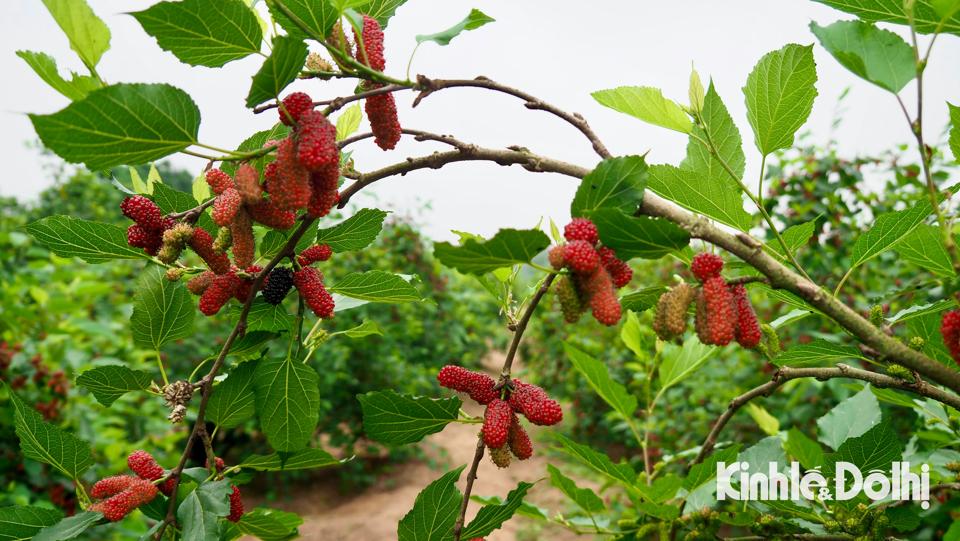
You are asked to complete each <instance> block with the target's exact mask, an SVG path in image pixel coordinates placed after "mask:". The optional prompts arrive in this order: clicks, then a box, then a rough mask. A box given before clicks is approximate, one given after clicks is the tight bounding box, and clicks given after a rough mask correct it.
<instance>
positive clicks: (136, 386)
mask: <svg viewBox="0 0 960 541" xmlns="http://www.w3.org/2000/svg"><path fill="white" fill-rule="evenodd" d="M150 381H151V377H150V373H149V372H144V371H143V370H131V369H129V368H127V367H126V366H122V365H116V364H111V365H107V366H98V367H96V368H91V369H90V370H86V371H84V372H83V373H82V374H80V376H78V377H77V385H79V386H81V387H83V388H84V389H86V390H88V391H90V393H91V394H93V396H94V397H95V398H96V399H97V402H100V403H101V404H103V405H104V406H107V407H108V408H109V407H110V406H111V405H112V404H113V403H114V402H115V401H116V400H117V399H118V398H120V397H121V396H123V395H124V394H126V393H129V392H131V391H142V390H143V389H146V388H147V387H149V386H150Z"/></svg>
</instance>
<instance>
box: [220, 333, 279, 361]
mask: <svg viewBox="0 0 960 541" xmlns="http://www.w3.org/2000/svg"><path fill="white" fill-rule="evenodd" d="M278 336H280V335H279V333H272V332H266V331H254V332H248V333H246V334H244V335H243V337H241V338H240V339H238V340H237V341H235V342H234V343H233V347H232V348H230V353H228V354H227V355H229V356H231V357H235V358H236V359H238V360H239V361H244V360H248V359H257V358H259V357H260V356H261V353H262V352H263V351H264V349H265V346H266V345H267V344H268V343H270V341H271V340H273V339H274V338H276V337H278Z"/></svg>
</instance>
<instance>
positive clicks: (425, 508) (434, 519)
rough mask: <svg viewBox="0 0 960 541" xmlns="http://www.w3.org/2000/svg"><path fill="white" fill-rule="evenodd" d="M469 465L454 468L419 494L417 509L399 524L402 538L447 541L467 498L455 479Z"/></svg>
mask: <svg viewBox="0 0 960 541" xmlns="http://www.w3.org/2000/svg"><path fill="white" fill-rule="evenodd" d="M465 467H466V466H460V467H459V468H457V469H454V470H450V471H449V472H447V473H445V474H443V475H442V476H441V477H440V478H439V479H437V480H435V481H433V482H432V483H430V484H429V485H427V487H426V488H424V489H423V490H422V491H420V494H417V499H416V501H415V502H414V503H413V509H411V510H410V511H409V512H408V513H407V514H406V515H404V517H403V518H402V519H400V523H399V524H397V540H398V541H444V540H447V539H449V538H450V537H451V536H452V532H453V523H454V522H456V520H457V513H458V511H460V502H461V501H462V499H463V494H461V493H460V490H459V489H457V487H456V485H455V484H454V483H456V482H457V480H459V479H460V474H462V473H463V469H464V468H465Z"/></svg>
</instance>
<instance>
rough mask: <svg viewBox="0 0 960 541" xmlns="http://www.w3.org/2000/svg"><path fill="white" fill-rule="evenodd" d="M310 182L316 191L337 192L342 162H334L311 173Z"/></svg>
mask: <svg viewBox="0 0 960 541" xmlns="http://www.w3.org/2000/svg"><path fill="white" fill-rule="evenodd" d="M310 184H311V185H313V191H314V193H316V192H320V193H323V192H335V191H337V188H339V187H340V164H339V163H332V164H330V165H327V166H324V167H321V168H319V169H317V170H316V171H313V172H311V173H310Z"/></svg>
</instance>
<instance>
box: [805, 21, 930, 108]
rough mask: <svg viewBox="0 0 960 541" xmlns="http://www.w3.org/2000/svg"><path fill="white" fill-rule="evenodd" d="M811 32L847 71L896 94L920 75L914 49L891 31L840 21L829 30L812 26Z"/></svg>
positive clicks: (824, 27)
mask: <svg viewBox="0 0 960 541" xmlns="http://www.w3.org/2000/svg"><path fill="white" fill-rule="evenodd" d="M810 31H811V32H813V34H814V35H815V36H817V39H818V40H820V45H822V46H823V48H824V49H826V50H827V52H829V53H830V54H831V55H833V57H834V58H836V59H837V62H840V64H841V65H842V66H843V67H845V68H847V69H848V70H850V71H852V72H853V73H854V74H856V75H858V76H859V77H860V78H862V79H865V80H867V81H869V82H871V83H873V84H875V85H877V86H879V87H880V88H883V89H885V90H889V91H890V92H893V93H894V94H896V93H898V92H900V91H901V90H902V89H903V87H905V86H906V85H907V83H909V82H910V81H912V80H913V78H914V77H916V75H917V69H916V65H915V60H914V58H913V48H912V47H910V45H907V42H905V41H903V38H901V37H900V36H898V35H897V34H895V33H893V32H890V31H889V30H882V29H880V28H877V27H876V26H874V25H872V24H870V23H865V22H863V21H837V22H835V23H833V24H831V25H829V26H820V25H818V24H817V23H815V22H811V23H810Z"/></svg>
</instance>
